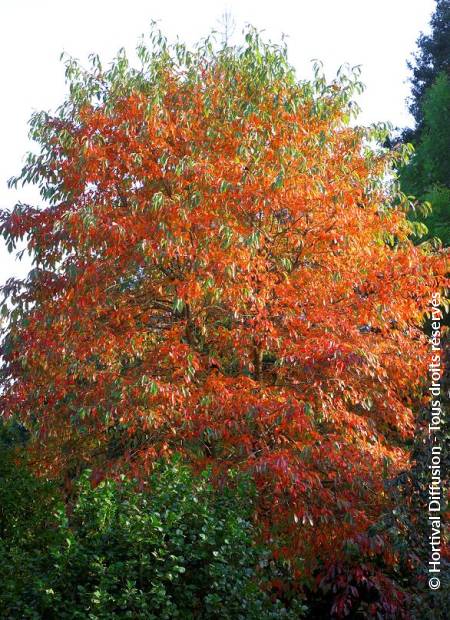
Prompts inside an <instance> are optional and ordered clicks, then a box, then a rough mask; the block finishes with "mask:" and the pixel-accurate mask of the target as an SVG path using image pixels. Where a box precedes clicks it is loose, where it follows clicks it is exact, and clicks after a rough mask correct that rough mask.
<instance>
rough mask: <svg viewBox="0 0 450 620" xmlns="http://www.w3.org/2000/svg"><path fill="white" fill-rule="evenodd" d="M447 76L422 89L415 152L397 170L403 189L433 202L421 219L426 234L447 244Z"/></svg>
mask: <svg viewBox="0 0 450 620" xmlns="http://www.w3.org/2000/svg"><path fill="white" fill-rule="evenodd" d="M449 119H450V80H449V78H448V77H447V76H446V75H445V74H444V73H441V74H439V76H438V77H437V79H436V82H435V83H434V84H433V85H432V86H431V87H430V88H429V90H428V91H427V92H426V93H425V97H424V101H423V123H422V130H421V133H420V139H419V141H418V143H417V145H416V149H415V153H414V155H413V157H412V158H411V160H410V161H409V163H408V165H406V166H404V167H403V168H401V170H400V181H401V186H402V189H403V191H404V192H406V193H409V194H414V195H416V196H419V197H420V198H421V199H422V200H426V201H428V202H429V203H430V204H431V205H432V210H431V212H430V213H428V214H426V217H423V216H422V220H423V222H424V223H425V225H426V226H427V228H428V236H429V237H438V238H439V239H441V240H442V242H443V243H444V245H445V246H447V247H448V245H449V244H450V164H449V160H448V157H447V153H448V152H449V150H450V129H449V127H450V124H449Z"/></svg>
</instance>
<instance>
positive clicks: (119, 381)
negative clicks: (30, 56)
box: [0, 30, 448, 572]
mask: <svg viewBox="0 0 450 620" xmlns="http://www.w3.org/2000/svg"><path fill="white" fill-rule="evenodd" d="M138 56H139V59H140V62H141V67H140V68H138V69H136V68H133V67H131V66H130V65H129V63H128V60H127V58H126V56H125V53H124V52H121V53H120V54H119V55H118V57H117V58H116V60H115V61H114V62H113V63H112V65H111V66H110V67H108V68H104V67H103V66H102V64H101V62H100V60H99V59H98V58H97V57H92V65H91V67H90V68H89V69H83V68H82V67H81V66H79V65H78V64H77V63H75V62H74V61H73V60H71V59H68V60H67V64H66V68H67V78H68V81H69V87H70V95H69V97H68V99H67V100H66V101H65V102H64V103H63V105H62V106H61V107H60V108H59V110H58V111H57V112H56V113H55V114H50V113H37V114H35V115H34V117H33V118H32V121H31V135H32V137H33V139H34V140H35V141H36V143H37V145H38V147H39V152H38V153H37V154H31V155H29V157H28V161H27V164H26V165H25V167H24V169H23V171H22V173H21V174H20V176H19V177H18V178H17V179H14V180H13V181H12V183H13V184H18V183H20V182H24V183H34V184H36V185H37V186H38V187H39V189H40V192H41V195H42V199H43V204H41V205H40V206H30V205H25V204H19V205H17V206H16V207H15V208H14V209H13V210H12V211H11V212H9V211H3V212H2V213H1V219H0V222H1V232H2V234H3V236H4V238H5V240H6V242H7V243H8V244H9V247H10V249H11V250H12V251H13V250H14V248H15V247H16V245H17V243H18V242H19V241H20V240H21V239H23V238H25V239H26V243H27V247H28V250H29V251H30V253H31V254H32V256H33V261H34V265H33V269H32V270H31V272H30V273H29V275H28V277H27V278H26V279H25V280H22V281H21V280H16V279H10V280H9V281H8V282H7V283H6V285H5V286H4V287H3V294H4V296H5V299H6V302H5V305H4V309H5V314H6V315H7V316H8V319H9V320H8V325H7V327H6V328H5V329H4V333H3V342H2V354H3V359H4V366H3V369H2V379H1V389H2V391H3V397H2V407H3V414H4V415H6V416H14V417H15V418H17V419H19V420H21V422H22V423H23V425H24V426H25V427H26V428H27V430H28V431H29V433H30V439H29V449H30V453H31V454H32V455H34V462H35V466H36V468H38V469H39V470H41V471H45V472H46V473H47V475H54V476H57V475H65V476H66V479H67V480H70V478H71V476H73V475H74V473H76V472H78V471H81V470H82V469H83V468H85V467H87V466H89V467H91V468H93V469H94V470H95V471H97V472H103V473H102V475H104V472H108V473H109V474H114V473H118V472H128V473H129V474H130V475H133V476H135V477H137V478H139V477H140V476H144V475H147V472H148V471H149V470H151V469H152V467H153V464H154V463H155V462H156V460H157V459H158V458H159V457H160V456H164V455H168V454H170V453H172V452H179V453H181V454H182V455H183V456H184V458H185V459H186V460H187V461H188V462H190V463H191V464H193V466H194V467H196V468H198V469H203V468H204V467H206V466H211V467H212V471H213V474H214V476H216V477H220V475H221V474H222V473H224V472H226V471H228V469H229V468H230V467H234V468H239V469H241V470H244V471H247V472H249V473H250V474H251V475H252V476H253V478H254V480H255V482H256V484H257V487H258V490H259V498H260V499H259V503H258V507H257V510H256V512H257V518H258V520H259V523H260V524H261V525H262V527H263V529H264V531H265V533H266V535H267V537H268V539H270V540H271V541H273V547H274V552H275V554H281V555H282V556H284V557H291V558H293V560H294V561H295V562H296V565H297V567H298V570H299V571H304V572H305V571H306V572H308V571H310V570H312V569H313V568H314V566H315V565H316V564H317V561H318V557H322V558H326V557H327V556H330V555H332V554H334V553H336V554H338V555H339V553H340V549H341V548H342V543H343V542H345V541H349V540H357V539H358V536H359V535H361V534H362V533H364V532H366V531H367V528H368V527H369V526H371V525H373V524H374V523H375V522H376V521H377V519H378V518H379V516H380V514H381V513H382V512H383V511H384V510H385V509H386V508H387V507H388V506H389V498H388V496H387V494H386V492H385V487H384V482H383V481H384V480H385V479H386V478H387V477H389V476H393V475H395V474H396V473H398V472H399V471H401V470H402V469H403V468H405V467H407V466H408V463H409V450H408V446H409V443H408V442H409V441H410V439H411V437H412V434H413V428H414V416H413V408H414V407H415V406H416V405H417V404H419V403H421V402H422V400H423V385H424V379H425V378H426V373H427V356H426V353H427V346H428V345H427V338H426V336H425V334H424V333H423V331H422V330H421V327H422V324H423V321H424V318H425V316H426V312H427V310H428V304H429V299H430V296H431V294H432V292H435V291H436V290H440V289H442V291H443V292H444V288H445V286H446V285H448V281H447V279H446V275H445V274H446V270H447V265H446V262H445V260H444V254H443V253H440V252H438V251H436V250H435V249H434V248H433V246H432V245H431V244H427V243H423V244H421V245H418V246H417V245H415V244H414V243H413V241H412V239H411V236H412V235H413V234H414V233H420V225H417V224H415V223H414V222H410V221H409V220H408V218H407V211H408V208H409V203H408V200H407V199H406V197H405V196H404V195H403V194H401V192H399V189H398V185H397V183H396V181H395V179H394V177H393V174H392V171H393V168H394V167H395V165H396V162H397V161H398V159H399V158H401V157H402V156H403V155H402V150H401V149H397V150H394V151H389V150H387V149H385V148H383V147H382V146H381V144H382V142H383V139H384V132H383V131H382V128H379V127H372V128H364V127H360V126H357V125H355V124H352V123H351V120H352V119H353V118H354V116H355V110H356V107H355V104H354V102H353V95H354V93H355V91H358V90H359V89H360V88H361V85H360V83H359V79H358V73H357V71H356V70H353V71H352V70H348V71H346V70H343V71H342V72H340V74H339V75H338V76H337V78H336V79H335V80H334V81H332V82H330V83H328V82H327V81H326V80H325V78H324V77H323V75H322V73H321V70H320V67H317V70H316V77H315V79H314V80H313V81H312V82H304V81H299V80H298V79H297V78H296V76H295V73H294V71H293V69H292V67H291V66H290V65H289V63H288V60H287V56H286V49H285V47H284V46H276V45H270V44H267V43H264V42H263V41H262V40H261V38H260V36H259V35H258V34H257V33H256V32H254V31H252V30H249V31H248V32H247V35H246V40H245V44H244V45H243V46H242V47H233V48H231V47H228V46H225V47H224V46H216V45H214V42H213V41H212V40H211V39H207V40H206V41H204V42H203V43H202V44H201V45H199V46H198V48H196V49H195V50H193V51H190V50H188V49H186V48H185V47H184V46H183V45H181V44H176V45H173V46H170V45H168V43H167V42H166V41H165V39H164V38H163V37H162V36H161V35H160V34H159V33H158V32H155V33H154V34H153V36H152V39H151V44H150V45H149V46H146V45H144V44H142V45H140V46H139V47H138ZM443 299H444V301H445V296H444V295H443ZM390 553H391V552H390V551H389V550H388V549H387V551H386V557H388V556H389V554H390Z"/></svg>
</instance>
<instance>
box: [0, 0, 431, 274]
mask: <svg viewBox="0 0 450 620" xmlns="http://www.w3.org/2000/svg"><path fill="white" fill-rule="evenodd" d="M434 6H435V3H434V1H433V0H376V1H374V0H291V1H287V0H271V1H266V0H247V1H246V0H227V1H221V0H218V1H217V2H215V1H214V0H209V1H208V0H189V1H186V0H76V1H75V0H72V1H71V2H69V1H67V0H66V1H64V0H37V1H36V0H4V1H3V2H0V71H1V77H2V84H3V92H2V96H1V97H0V136H1V148H0V209H6V208H7V209H11V208H12V207H13V206H14V204H15V203H16V202H18V201H21V202H27V203H29V204H34V205H37V204H42V203H41V202H40V200H39V196H38V195H37V192H36V190H35V189H34V188H27V187H25V188H23V189H22V188H19V189H18V190H17V191H14V190H10V189H8V188H7V179H8V178H10V177H11V176H13V175H16V174H17V173H18V172H19V171H20V169H21V167H22V164H23V161H24V156H25V154H26V152H27V151H28V150H29V149H30V148H31V143H30V142H29V140H28V127H27V123H28V120H29V118H30V115H31V113H32V112H33V111H34V110H54V109H55V108H56V107H57V106H58V105H60V104H61V103H62V102H63V100H64V98H65V94H66V86H65V83H64V69H63V65H62V63H61V61H60V55H61V52H63V51H64V52H66V53H68V54H70V55H71V56H73V57H75V58H78V59H79V60H80V61H82V62H86V61H87V57H88V55H89V54H90V53H92V52H95V53H98V54H99V56H100V58H101V59H102V61H103V63H104V64H105V63H107V62H108V61H109V60H111V59H112V57H113V56H114V55H115V53H116V52H117V50H118V49H119V48H121V47H124V48H125V49H126V50H129V51H130V52H133V50H134V49H135V46H136V43H137V42H138V39H139V37H140V36H141V35H142V34H144V33H146V32H148V30H149V24H150V22H151V21H152V20H156V21H157V22H158V25H159V26H160V28H161V29H162V31H163V32H164V33H165V34H166V35H167V37H168V38H169V40H174V39H176V38H177V37H179V38H180V39H181V40H182V41H184V42H186V43H188V44H192V43H194V42H195V41H197V40H198V39H199V38H201V37H203V36H205V35H207V34H208V33H209V32H210V31H211V29H214V28H215V29H219V28H220V18H221V16H222V15H223V14H224V12H228V13H229V14H231V16H232V18H233V20H234V22H235V30H234V36H235V38H236V37H239V34H240V33H241V31H242V28H243V27H244V26H245V24H248V23H250V24H252V25H253V26H255V27H256V28H258V29H259V30H263V31H265V36H266V37H267V38H270V39H272V40H273V41H275V42H279V41H280V40H281V36H282V35H286V36H287V44H288V50H289V58H290V61H291V63H292V64H293V65H294V67H295V68H296V70H297V75H298V77H299V78H300V79H305V78H308V77H311V76H312V69H311V67H312V65H311V60H312V59H319V60H321V61H322V62H323V64H324V70H325V73H326V75H327V77H328V78H330V79H331V78H333V77H334V75H335V73H336V71H337V69H338V68H339V66H341V65H342V64H344V63H349V64H350V65H352V66H353V65H362V81H363V82H364V83H365V85H366V90H365V92H364V93H363V95H362V96H361V97H360V98H359V100H358V103H359V105H360V106H361V107H362V113H361V116H360V119H359V122H360V123H372V122H377V121H389V122H391V123H392V124H393V125H394V126H397V127H404V126H407V125H411V124H412V118H411V117H410V115H409V114H408V112H407V107H406V99H407V97H408V94H409V84H408V81H407V80H408V76H409V72H408V69H407V64H406V62H407V60H408V59H410V58H411V54H412V52H413V51H414V49H415V43H416V39H417V37H418V36H419V34H420V32H421V31H425V32H427V31H428V24H429V20H430V17H431V14H432V12H433V10H434ZM29 269H30V262H29V260H28V259H27V257H26V255H25V258H24V260H22V261H21V262H18V261H17V260H15V257H14V254H12V255H10V254H8V252H7V250H6V247H5V244H4V243H3V241H2V240H0V285H1V284H3V283H4V282H5V280H6V279H7V278H10V277H23V276H25V275H26V273H27V272H28V270H29Z"/></svg>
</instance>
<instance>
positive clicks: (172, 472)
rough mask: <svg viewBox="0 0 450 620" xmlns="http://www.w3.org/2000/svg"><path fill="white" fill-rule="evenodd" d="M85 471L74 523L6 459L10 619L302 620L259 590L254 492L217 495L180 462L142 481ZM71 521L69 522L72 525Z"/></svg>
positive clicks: (235, 486)
mask: <svg viewBox="0 0 450 620" xmlns="http://www.w3.org/2000/svg"><path fill="white" fill-rule="evenodd" d="M91 478H92V476H91V474H90V472H89V471H86V472H85V473H84V474H83V475H82V477H81V479H80V480H79V481H78V483H77V497H76V500H75V502H74V505H73V507H72V509H71V510H70V511H68V512H66V510H65V509H64V506H63V504H62V503H61V502H58V501H57V499H56V494H55V493H54V491H53V493H52V492H51V490H52V489H51V486H50V485H49V484H48V483H47V482H43V481H39V480H36V479H35V478H34V477H33V476H32V475H31V474H29V473H28V472H27V471H26V470H24V469H23V468H18V467H17V466H16V465H15V464H14V463H12V461H11V459H8V458H4V459H2V484H1V485H0V487H1V490H0V493H1V495H0V497H1V500H2V512H1V541H0V579H1V581H2V582H3V587H2V589H1V591H0V609H2V610H3V612H0V613H2V614H3V615H2V616H1V617H2V618H20V619H21V620H22V619H24V620H25V619H37V618H46V619H49V620H51V619H53V618H54V619H58V620H64V619H66V618H70V619H71V620H75V619H78V618H79V619H86V618H89V619H92V620H94V619H95V620H97V619H98V620H100V619H101V620H106V619H109V618H146V619H149V620H150V619H152V618H155V619H156V618H157V619H165V618H167V619H169V618H182V619H183V620H188V619H189V618H196V619H197V618H200V619H201V618H205V619H206V618H211V619H213V618H218V619H219V618H220V619H227V618H229V619H230V620H231V619H233V620H235V619H239V618H243V619H252V618H258V620H259V619H261V618H267V619H268V618H283V617H286V618H299V617H301V615H303V607H302V605H301V604H299V603H297V604H296V605H297V606H295V604H292V605H291V609H290V610H289V611H288V610H287V609H286V608H285V607H284V606H283V605H282V604H281V602H280V601H278V600H272V598H271V597H270V596H269V594H268V593H267V592H264V590H263V589H262V588H261V583H262V573H261V567H263V566H267V565H268V561H267V559H268V558H267V553H266V551H265V550H264V549H263V548H261V547H259V546H257V545H255V544H254V543H253V542H252V541H253V538H254V536H255V532H254V530H253V526H252V523H251V519H250V517H251V510H252V504H253V501H252V500H253V498H254V492H253V487H252V486H251V485H250V483H249V482H248V481H246V480H243V479H240V480H239V481H238V480H234V481H232V484H231V486H229V487H226V488H223V489H221V490H220V491H218V490H216V489H215V488H214V487H213V486H212V485H211V483H210V480H209V475H208V474H207V473H204V474H202V475H201V476H200V477H195V476H193V474H192V473H191V471H190V470H189V469H188V468H187V467H185V466H183V465H182V464H181V463H180V462H179V461H174V462H172V463H171V464H169V465H167V464H159V465H158V466H157V468H156V470H155V471H154V473H153V474H152V476H151V477H150V479H149V480H148V481H147V485H148V489H144V490H142V489H141V490H139V489H137V488H136V483H135V482H134V481H131V480H128V479H126V478H121V479H120V480H119V481H113V480H104V481H103V482H101V483H100V484H99V485H98V486H97V487H95V488H93V486H92V481H91ZM68 514H69V516H68Z"/></svg>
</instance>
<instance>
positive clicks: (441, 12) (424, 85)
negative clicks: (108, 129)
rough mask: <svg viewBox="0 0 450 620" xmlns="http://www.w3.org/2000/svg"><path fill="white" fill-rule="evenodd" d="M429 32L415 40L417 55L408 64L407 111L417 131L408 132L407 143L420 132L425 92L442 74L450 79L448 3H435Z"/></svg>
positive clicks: (449, 10) (449, 18) (446, 1)
mask: <svg viewBox="0 0 450 620" xmlns="http://www.w3.org/2000/svg"><path fill="white" fill-rule="evenodd" d="M430 26H431V33H430V34H429V35H425V34H423V33H421V35H420V37H419V38H418V40H417V46H418V48H419V50H418V52H417V53H416V54H415V55H414V61H413V62H412V63H409V65H408V66H409V68H410V69H411V71H412V78H411V84H412V92H411V99H410V102H409V110H410V112H411V114H412V115H413V116H414V120H415V121H416V130H415V131H412V132H410V133H408V136H407V138H408V141H411V140H415V139H417V138H418V136H419V135H420V131H421V129H422V123H423V120H424V116H423V102H424V98H425V94H426V92H427V91H428V90H429V89H430V88H431V86H432V85H433V84H434V82H435V80H436V78H437V76H438V75H439V74H440V73H443V74H444V75H446V76H447V77H450V60H449V59H450V32H449V29H450V2H449V0H437V1H436V9H435V11H434V13H433V15H432V17H431V21H430Z"/></svg>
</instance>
